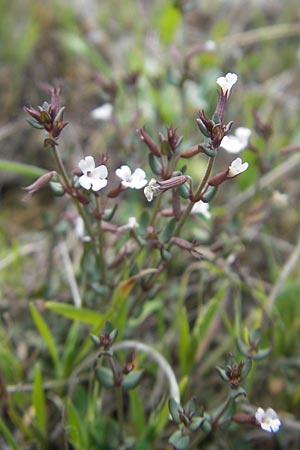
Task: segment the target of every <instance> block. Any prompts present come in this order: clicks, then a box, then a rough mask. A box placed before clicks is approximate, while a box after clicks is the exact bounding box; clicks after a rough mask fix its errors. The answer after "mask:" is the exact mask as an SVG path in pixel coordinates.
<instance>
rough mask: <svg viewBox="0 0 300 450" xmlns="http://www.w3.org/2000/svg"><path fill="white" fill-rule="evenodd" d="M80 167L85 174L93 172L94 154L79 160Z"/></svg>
mask: <svg viewBox="0 0 300 450" xmlns="http://www.w3.org/2000/svg"><path fill="white" fill-rule="evenodd" d="M78 167H79V168H80V169H81V170H82V172H83V173H84V174H86V173H87V172H89V171H90V172H92V171H93V170H94V169H95V160H94V158H93V157H92V156H86V157H85V158H84V159H81V160H80V161H79V163H78Z"/></svg>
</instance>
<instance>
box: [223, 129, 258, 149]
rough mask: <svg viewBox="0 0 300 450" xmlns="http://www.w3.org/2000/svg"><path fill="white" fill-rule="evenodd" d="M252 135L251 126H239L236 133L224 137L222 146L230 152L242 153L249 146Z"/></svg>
mask: <svg viewBox="0 0 300 450" xmlns="http://www.w3.org/2000/svg"><path fill="white" fill-rule="evenodd" d="M250 135H251V130H249V128H246V127H238V128H237V129H236V130H235V134H234V135H233V134H230V135H228V136H224V137H223V139H222V142H221V147H223V148H224V149H225V150H226V151H227V152H228V153H240V152H241V151H242V150H244V149H245V148H246V147H247V145H248V141H249V137H250Z"/></svg>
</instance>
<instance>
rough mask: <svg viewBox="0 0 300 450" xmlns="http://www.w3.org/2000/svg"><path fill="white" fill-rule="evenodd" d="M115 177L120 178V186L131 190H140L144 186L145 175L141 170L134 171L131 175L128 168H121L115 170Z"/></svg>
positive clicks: (145, 182) (145, 181)
mask: <svg viewBox="0 0 300 450" xmlns="http://www.w3.org/2000/svg"><path fill="white" fill-rule="evenodd" d="M116 175H117V176H118V177H119V178H121V180H122V185H123V186H126V187H130V188H132V189H142V188H143V187H144V186H145V185H146V184H147V180H146V174H145V172H144V171H143V170H142V169H135V171H134V172H133V173H131V170H130V167H128V166H121V167H120V168H119V169H117V170H116Z"/></svg>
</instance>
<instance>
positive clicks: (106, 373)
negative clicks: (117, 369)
mask: <svg viewBox="0 0 300 450" xmlns="http://www.w3.org/2000/svg"><path fill="white" fill-rule="evenodd" d="M96 379H97V380H98V381H99V383H100V384H101V385H102V386H104V387H106V388H112V387H114V385H115V382H114V377H113V373H112V371H111V370H110V369H108V368H107V367H98V369H97V370H96Z"/></svg>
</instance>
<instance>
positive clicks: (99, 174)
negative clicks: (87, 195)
mask: <svg viewBox="0 0 300 450" xmlns="http://www.w3.org/2000/svg"><path fill="white" fill-rule="evenodd" d="M78 166H79V168H80V169H81V171H82V173H83V175H81V177H80V178H79V184H80V186H82V187H83V188H84V189H90V188H92V190H93V191H100V189H103V188H104V187H105V186H106V185H107V180H106V178H107V175H108V171H107V168H106V166H104V165H101V166H98V167H95V161H94V158H93V157H92V156H86V157H85V158H84V159H81V160H80V161H79V163H78Z"/></svg>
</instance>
